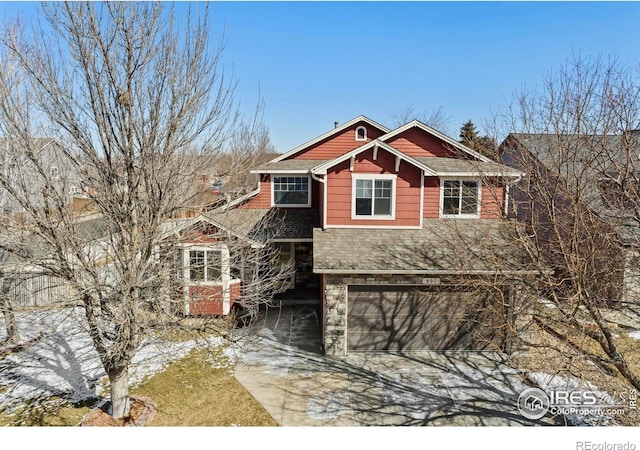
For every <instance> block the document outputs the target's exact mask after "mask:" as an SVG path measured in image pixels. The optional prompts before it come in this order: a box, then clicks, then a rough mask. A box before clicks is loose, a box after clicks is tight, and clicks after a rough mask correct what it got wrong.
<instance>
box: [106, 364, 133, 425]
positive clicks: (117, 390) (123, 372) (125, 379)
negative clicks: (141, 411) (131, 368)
mask: <svg viewBox="0 0 640 450" xmlns="http://www.w3.org/2000/svg"><path fill="white" fill-rule="evenodd" d="M108 375H109V386H110V388H111V417H113V418H114V419H122V418H124V417H128V416H129V408H130V406H131V405H130V403H129V372H128V371H127V369H120V370H114V371H113V372H110V373H109V374H108Z"/></svg>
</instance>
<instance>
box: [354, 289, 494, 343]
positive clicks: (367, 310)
mask: <svg viewBox="0 0 640 450" xmlns="http://www.w3.org/2000/svg"><path fill="white" fill-rule="evenodd" d="M348 292H349V297H348V315H347V349H348V351H350V352H358V351H419V350H499V349H501V348H502V347H503V345H504V341H505V327H503V326H500V325H501V321H500V317H504V316H503V314H501V312H502V311H500V310H499V309H498V308H497V307H496V305H495V303H496V302H492V301H491V299H490V297H489V296H487V295H480V294H478V293H477V292H472V291H469V290H464V289H461V288H459V287H455V288H453V287H452V288H445V287H438V288H437V289H424V288H418V287H415V286H349V291H348Z"/></svg>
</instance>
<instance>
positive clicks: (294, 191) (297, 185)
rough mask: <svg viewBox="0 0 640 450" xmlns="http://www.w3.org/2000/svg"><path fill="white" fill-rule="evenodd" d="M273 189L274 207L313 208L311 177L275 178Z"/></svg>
mask: <svg viewBox="0 0 640 450" xmlns="http://www.w3.org/2000/svg"><path fill="white" fill-rule="evenodd" d="M272 188H273V189H272V192H273V201H272V204H273V206H289V207H298V208H305V207H307V208H308V207H309V206H311V179H310V177H309V176H297V177H296V176H286V177H279V176H274V177H273V182H272Z"/></svg>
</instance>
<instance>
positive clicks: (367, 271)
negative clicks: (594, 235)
mask: <svg viewBox="0 0 640 450" xmlns="http://www.w3.org/2000/svg"><path fill="white" fill-rule="evenodd" d="M313 273H324V274H363V275H394V274H399V275H411V274H414V275H539V274H540V271H539V270H392V269H391V270H371V269H313ZM385 286H386V285H385Z"/></svg>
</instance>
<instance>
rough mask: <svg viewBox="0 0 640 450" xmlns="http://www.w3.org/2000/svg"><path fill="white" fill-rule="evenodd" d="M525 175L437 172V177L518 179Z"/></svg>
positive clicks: (517, 173)
mask: <svg viewBox="0 0 640 450" xmlns="http://www.w3.org/2000/svg"><path fill="white" fill-rule="evenodd" d="M523 175H524V172H436V173H435V176H437V177H456V178H462V177H511V178H517V177H521V176H523Z"/></svg>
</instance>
